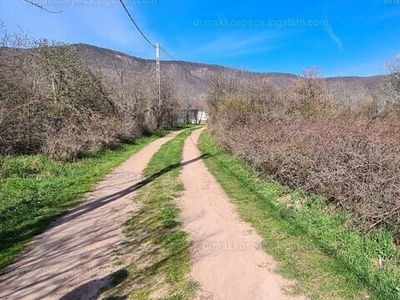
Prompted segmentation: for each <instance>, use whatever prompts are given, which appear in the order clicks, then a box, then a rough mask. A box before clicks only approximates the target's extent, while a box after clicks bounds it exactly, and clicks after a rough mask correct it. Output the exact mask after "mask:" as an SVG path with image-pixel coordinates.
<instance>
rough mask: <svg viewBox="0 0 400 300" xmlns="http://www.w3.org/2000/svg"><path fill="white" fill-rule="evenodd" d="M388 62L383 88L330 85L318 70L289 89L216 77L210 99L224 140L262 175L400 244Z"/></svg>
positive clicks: (398, 144)
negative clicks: (386, 231) (319, 198)
mask: <svg viewBox="0 0 400 300" xmlns="http://www.w3.org/2000/svg"><path fill="white" fill-rule="evenodd" d="M399 63H400V61H394V62H392V63H390V64H389V66H390V68H389V72H388V75H387V78H386V79H385V80H384V82H382V89H377V91H376V93H374V94H372V93H370V92H368V91H367V89H366V88H365V87H363V86H361V85H358V84H355V83H348V82H345V81H343V82H341V81H338V82H336V83H335V84H334V85H329V86H328V85H327V82H326V81H325V79H324V78H323V77H322V75H321V73H320V72H319V70H318V69H317V68H314V69H310V70H305V71H304V72H303V76H301V77H298V78H296V79H294V80H293V82H292V84H291V85H290V86H287V87H284V88H281V89H277V88H276V87H275V86H273V85H272V84H271V83H270V82H268V81H259V82H255V81H254V80H248V79H246V78H243V76H235V74H232V73H231V74H227V73H224V72H223V71H221V74H219V75H218V76H216V78H212V80H213V82H215V85H214V87H213V88H212V89H211V91H210V94H209V97H208V102H209V107H210V112H211V114H212V119H211V124H210V128H211V129H212V132H213V134H214V135H215V136H217V138H218V139H219V141H220V142H221V143H222V145H223V146H224V147H225V148H226V149H227V150H229V151H230V152H231V153H233V154H235V155H236V156H238V157H240V158H242V159H245V160H247V161H249V162H250V163H251V164H252V165H254V166H255V167H257V168H258V169H259V170H260V171H261V172H262V173H263V174H265V175H268V176H273V177H274V178H275V179H276V180H278V181H279V182H281V183H282V184H284V185H286V186H289V187H293V188H297V189H300V190H302V191H304V192H306V193H316V194H320V195H324V196H326V199H327V201H328V202H330V203H331V204H333V205H334V206H336V207H340V208H344V209H345V210H347V211H348V212H350V215H351V220H352V221H353V222H355V223H356V224H357V225H358V226H360V227H361V228H362V230H364V232H365V233H369V232H371V231H373V230H374V229H376V228H377V227H379V226H389V227H390V228H392V229H393V230H394V233H395V235H394V236H395V238H396V239H397V242H399V241H400V221H399V220H400V129H399V128H400V126H399V125H400V119H399V105H400V98H399V94H400V89H399V88H400V77H399Z"/></svg>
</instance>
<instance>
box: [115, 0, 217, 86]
mask: <svg viewBox="0 0 400 300" xmlns="http://www.w3.org/2000/svg"><path fill="white" fill-rule="evenodd" d="M119 2H120V3H121V5H122V7H123V8H124V10H125V12H126V13H127V15H128V17H129V19H131V21H132V23H133V25H135V27H136V29H137V30H138V31H139V32H140V34H141V35H142V36H143V38H144V39H145V40H146V41H147V42H148V43H149V44H150V45H151V46H152V47H153V48H156V49H157V46H156V45H154V44H153V43H152V42H150V40H149V39H148V38H147V37H146V35H145V34H144V33H143V31H142V30H141V29H140V27H139V26H138V25H137V23H136V22H135V20H134V19H133V18H132V16H131V14H130V12H129V10H128V9H127V8H126V6H125V4H124V2H123V1H122V0H119ZM160 49H161V51H163V52H164V53H165V54H166V55H167V56H169V57H170V58H171V59H172V60H173V61H174V62H175V63H176V64H178V65H179V66H180V67H181V68H182V69H183V70H185V71H186V72H187V73H189V74H190V75H192V76H193V77H196V78H197V79H198V80H200V81H202V82H204V83H205V84H207V85H212V84H211V83H210V82H207V81H205V80H203V79H201V78H200V77H198V76H197V75H195V74H193V73H192V72H191V71H190V70H188V69H187V68H186V67H184V66H183V65H182V64H181V63H180V62H179V61H177V60H176V59H175V58H173V57H172V55H171V54H169V53H168V52H167V50H165V49H164V48H163V47H160Z"/></svg>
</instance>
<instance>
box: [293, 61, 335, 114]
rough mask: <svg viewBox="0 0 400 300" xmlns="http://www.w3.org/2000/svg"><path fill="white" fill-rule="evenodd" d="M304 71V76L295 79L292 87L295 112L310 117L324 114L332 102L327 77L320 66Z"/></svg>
mask: <svg viewBox="0 0 400 300" xmlns="http://www.w3.org/2000/svg"><path fill="white" fill-rule="evenodd" d="M302 72H303V76H302V77H299V78H296V79H294V80H293V83H292V86H291V89H290V93H291V98H292V101H293V112H297V113H299V114H300V115H302V116H303V117H308V118H310V117H311V118H314V117H319V116H322V115H324V114H325V113H326V110H327V108H329V107H328V106H329V104H330V103H329V101H328V98H327V85H326V82H325V79H324V78H323V75H322V73H321V71H320V70H319V68H318V67H314V68H311V69H304V70H303V71H302Z"/></svg>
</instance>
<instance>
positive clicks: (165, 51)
mask: <svg viewBox="0 0 400 300" xmlns="http://www.w3.org/2000/svg"><path fill="white" fill-rule="evenodd" d="M161 51H163V52H164V53H165V54H166V55H167V56H169V58H171V59H172V60H173V61H174V62H175V63H177V64H178V65H179V66H180V67H181V68H182V69H184V70H185V71H186V72H188V73H189V74H190V75H192V76H193V77H196V78H197V79H198V80H200V81H202V82H204V83H205V84H208V85H212V83H210V82H207V81H205V80H204V79H201V78H200V77H198V76H197V75H195V74H193V73H192V72H191V71H190V70H188V69H187V68H185V67H184V66H183V65H182V64H181V63H180V62H179V61H177V60H176V59H175V58H173V57H172V55H171V54H169V53H168V52H167V50H165V49H164V48H163V47H161Z"/></svg>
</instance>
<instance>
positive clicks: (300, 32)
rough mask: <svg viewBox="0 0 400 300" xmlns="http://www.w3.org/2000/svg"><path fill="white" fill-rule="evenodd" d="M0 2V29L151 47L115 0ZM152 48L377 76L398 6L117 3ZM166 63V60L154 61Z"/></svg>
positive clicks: (144, 51)
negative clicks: (137, 27) (146, 37)
mask: <svg viewBox="0 0 400 300" xmlns="http://www.w3.org/2000/svg"><path fill="white" fill-rule="evenodd" d="M32 1H33V2H35V3H38V4H42V5H43V6H45V7H46V8H47V9H49V10H53V11H59V10H62V12H61V13H59V14H49V13H47V12H44V11H41V10H40V9H38V8H36V7H34V6H32V5H29V4H25V3H24V2H23V0H0V20H2V21H3V22H4V23H5V24H6V25H7V26H8V31H10V32H12V31H18V30H20V29H19V28H18V26H19V27H20V28H22V29H23V30H24V31H25V32H28V33H29V34H30V35H31V36H32V37H37V38H39V37H44V38H48V39H54V40H58V41H62V42H66V43H88V44H93V45H96V46H100V47H105V48H110V49H114V50H118V51H121V52H124V53H127V54H131V55H135V56H138V57H143V58H154V56H155V51H154V49H153V48H151V46H150V45H149V44H147V42H146V41H145V40H144V39H143V38H142V37H141V36H140V35H139V33H138V32H137V31H136V29H135V28H134V27H133V25H132V23H130V20H129V19H128V17H127V15H126V14H125V12H124V10H123V9H122V6H121V5H120V4H119V3H118V1H117V0H32ZM125 3H126V5H127V7H128V9H129V10H130V12H131V14H132V16H133V18H134V19H135V20H136V22H137V23H138V24H139V26H140V27H141V29H142V30H143V31H144V32H145V34H146V35H147V36H148V37H149V39H150V40H151V41H152V42H154V43H160V44H161V45H162V46H163V47H164V48H165V49H166V50H167V51H168V52H169V53H170V54H171V55H173V56H174V57H175V58H176V59H180V60H186V61H194V62H204V63H213V64H221V65H226V66H230V67H238V68H244V69H246V70H250V71H258V72H273V71H276V72H288V73H294V74H300V73H301V70H302V69H303V68H310V67H313V66H319V67H320V69H321V71H322V72H323V74H324V75H325V76H340V75H342V76H344V75H358V76H369V75H377V74H383V73H385V61H387V60H388V59H392V58H394V57H395V56H396V55H397V54H398V53H400V0H337V1H333V0H332V1H316V0H308V1H305V0H298V1H292V0H286V1H276V0H274V1H256V0H246V1H238V0H231V1H218V0H214V1H211V0H125ZM162 59H167V57H165V56H164V57H162Z"/></svg>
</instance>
